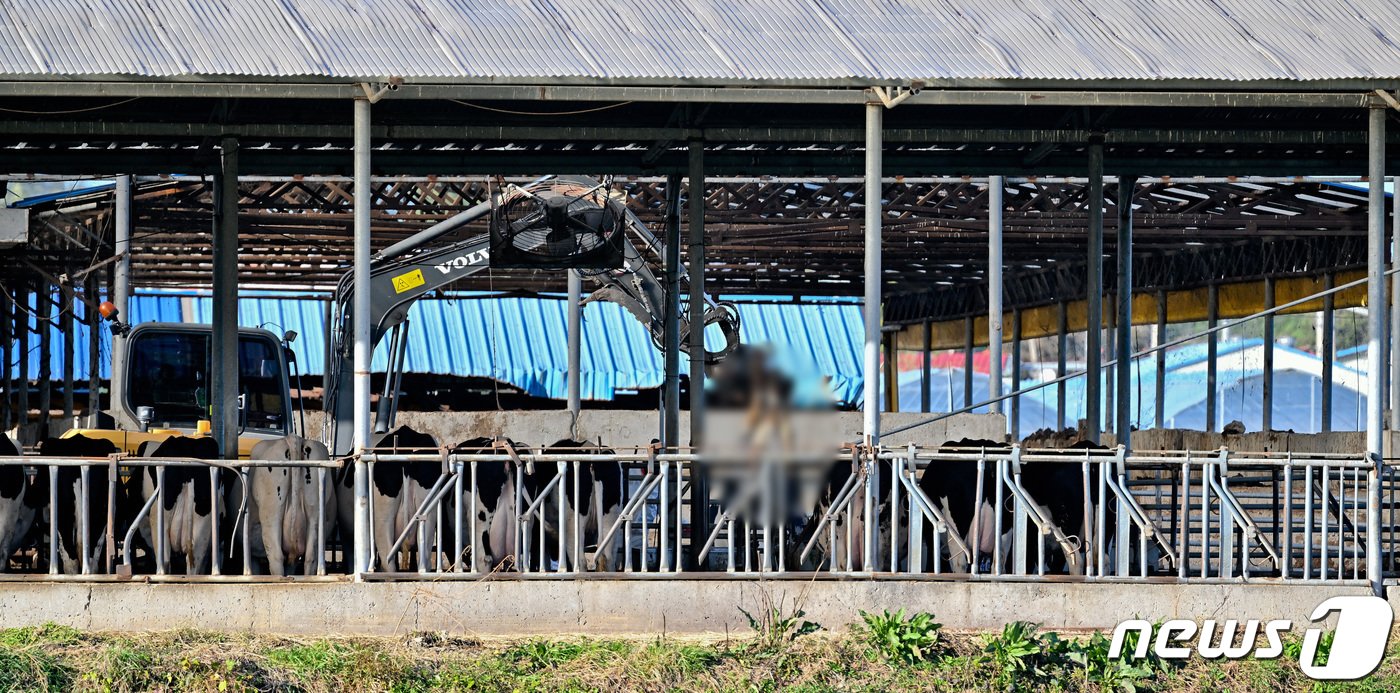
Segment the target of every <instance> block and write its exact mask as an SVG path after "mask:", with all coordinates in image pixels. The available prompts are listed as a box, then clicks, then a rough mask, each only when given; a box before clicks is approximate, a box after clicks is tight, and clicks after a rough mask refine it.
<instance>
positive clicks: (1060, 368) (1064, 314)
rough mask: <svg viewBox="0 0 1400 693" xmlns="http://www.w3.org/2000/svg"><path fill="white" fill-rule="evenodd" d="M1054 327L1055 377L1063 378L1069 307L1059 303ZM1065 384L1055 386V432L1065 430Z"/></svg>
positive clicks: (1067, 344)
mask: <svg viewBox="0 0 1400 693" xmlns="http://www.w3.org/2000/svg"><path fill="white" fill-rule="evenodd" d="M1056 313H1057V315H1056V318H1057V320H1056V326H1055V377H1056V378H1063V377H1065V373H1066V372H1068V371H1066V370H1065V365H1066V364H1065V361H1066V358H1067V356H1068V354H1066V353H1065V350H1066V348H1068V346H1069V305H1068V304H1067V303H1065V302H1064V301H1060V303H1059V310H1057V311H1056ZM1066 386H1067V383H1066V382H1064V381H1060V382H1059V383H1057V384H1056V385H1055V430H1056V431H1063V430H1065V406H1066V405H1068V404H1069V397H1068V394H1069V390H1068V388H1067V387H1066Z"/></svg>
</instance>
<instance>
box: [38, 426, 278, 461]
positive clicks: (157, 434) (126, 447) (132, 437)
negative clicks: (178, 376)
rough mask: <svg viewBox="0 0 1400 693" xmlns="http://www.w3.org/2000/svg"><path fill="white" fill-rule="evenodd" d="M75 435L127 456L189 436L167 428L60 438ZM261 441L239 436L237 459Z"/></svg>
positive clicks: (87, 431)
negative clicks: (145, 445)
mask: <svg viewBox="0 0 1400 693" xmlns="http://www.w3.org/2000/svg"><path fill="white" fill-rule="evenodd" d="M76 435H82V436H86V437H88V438H100V439H102V440H110V441H112V444H113V445H115V446H117V449H118V450H122V451H124V452H126V453H128V454H132V455H135V454H136V450H137V449H138V448H140V447H141V444H142V443H146V442H151V441H156V442H159V441H162V440H165V439H166V438H169V437H171V436H183V435H191V434H189V433H187V432H185V431H181V430H177V429H169V428H153V429H151V430H150V431H145V432H143V431H118V430H113V429H109V428H74V429H71V430H69V431H66V432H64V434H63V436H62V437H64V438H70V437H72V436H76ZM263 440H265V438H255V437H252V436H240V437H239V438H238V459H241V460H246V459H249V458H250V457H251V456H252V453H253V446H254V445H257V444H258V443H259V442H262V441H263Z"/></svg>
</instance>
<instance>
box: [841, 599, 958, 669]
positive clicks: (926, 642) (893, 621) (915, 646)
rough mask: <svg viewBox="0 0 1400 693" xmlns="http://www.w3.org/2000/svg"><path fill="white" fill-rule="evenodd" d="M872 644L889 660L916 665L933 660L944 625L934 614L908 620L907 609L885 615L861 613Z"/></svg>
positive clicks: (920, 615) (888, 612)
mask: <svg viewBox="0 0 1400 693" xmlns="http://www.w3.org/2000/svg"><path fill="white" fill-rule="evenodd" d="M860 617H861V618H862V619H863V620H864V621H865V630H866V633H867V634H868V635H869V637H870V644H871V645H872V646H874V647H875V649H876V650H877V651H879V653H880V654H881V655H883V656H884V657H885V659H888V660H891V661H895V662H903V663H905V664H915V663H918V662H924V661H928V660H930V659H931V658H932V657H933V656H934V655H935V654H936V648H937V647H938V630H939V629H940V628H942V627H943V625H942V624H940V623H937V622H935V621H934V620H933V614H929V613H920V614H915V615H913V616H910V617H908V618H905V617H904V609H900V610H898V611H895V612H893V613H891V612H890V611H889V610H886V611H885V612H884V613H881V614H871V613H866V612H865V611H862V612H860Z"/></svg>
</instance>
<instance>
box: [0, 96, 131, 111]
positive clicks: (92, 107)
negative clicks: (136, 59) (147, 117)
mask: <svg viewBox="0 0 1400 693" xmlns="http://www.w3.org/2000/svg"><path fill="white" fill-rule="evenodd" d="M140 98H141V97H139V96H133V97H131V98H129V99H122V100H121V101H113V102H112V103H109V104H103V105H101V106H91V107H89V108H70V109H68V110H64V111H27V110H25V109H23V108H0V111H3V112H5V113H21V114H24V115H70V114H73V113H91V112H93V111H100V110H103V109H106V108H114V107H116V106H121V105H123V104H129V103H131V102H132V101H135V100H137V99H140Z"/></svg>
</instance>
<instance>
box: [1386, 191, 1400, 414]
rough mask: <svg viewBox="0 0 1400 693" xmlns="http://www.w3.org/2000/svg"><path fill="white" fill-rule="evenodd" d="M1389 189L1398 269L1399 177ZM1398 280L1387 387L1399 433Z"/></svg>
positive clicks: (1393, 300)
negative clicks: (1397, 202)
mask: <svg viewBox="0 0 1400 693" xmlns="http://www.w3.org/2000/svg"><path fill="white" fill-rule="evenodd" d="M1390 183H1391V188H1392V189H1393V190H1394V191H1395V192H1394V193H1392V195H1391V202H1390V212H1391V215H1392V217H1391V226H1390V266H1391V267H1392V268H1396V267H1400V204H1396V203H1395V200H1396V199H1397V197H1396V196H1400V176H1394V177H1393V178H1391V179H1390ZM1397 353H1400V279H1397V278H1395V277H1394V276H1392V277H1391V279H1390V371H1389V373H1390V381H1389V383H1387V386H1388V387H1389V388H1390V430H1391V431H1400V356H1396V354H1397Z"/></svg>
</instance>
